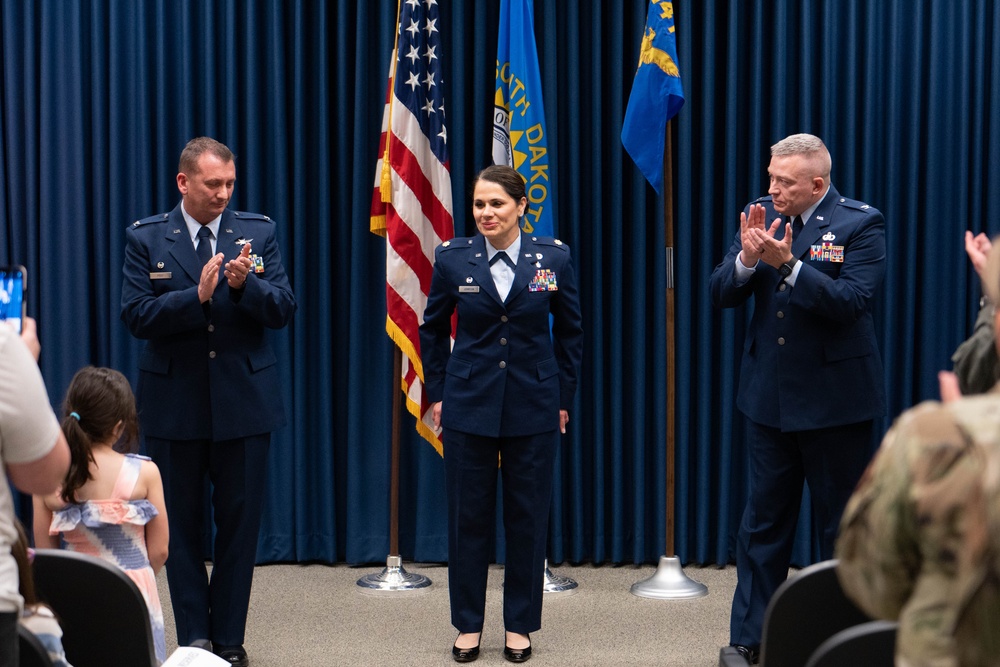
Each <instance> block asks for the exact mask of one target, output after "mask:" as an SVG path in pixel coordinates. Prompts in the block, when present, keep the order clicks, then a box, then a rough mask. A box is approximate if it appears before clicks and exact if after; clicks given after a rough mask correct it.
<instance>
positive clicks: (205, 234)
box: [195, 226, 212, 266]
mask: <svg viewBox="0 0 1000 667" xmlns="http://www.w3.org/2000/svg"><path fill="white" fill-rule="evenodd" d="M195 251H196V252H197V253H198V259H200V260H201V265H202V266H205V265H206V264H208V260H210V259H212V230H211V229H209V228H208V227H207V226H203V227H202V228H201V229H199V230H198V247H197V248H195Z"/></svg>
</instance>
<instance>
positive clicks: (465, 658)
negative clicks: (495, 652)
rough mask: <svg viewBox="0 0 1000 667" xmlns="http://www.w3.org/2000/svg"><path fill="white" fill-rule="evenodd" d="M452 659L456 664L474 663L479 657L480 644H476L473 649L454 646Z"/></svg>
mask: <svg viewBox="0 0 1000 667" xmlns="http://www.w3.org/2000/svg"><path fill="white" fill-rule="evenodd" d="M451 657H452V658H454V659H455V662H472V661H474V660H475V659H476V658H478V657H479V644H476V645H475V646H473V647H472V648H458V647H457V646H452V647H451Z"/></svg>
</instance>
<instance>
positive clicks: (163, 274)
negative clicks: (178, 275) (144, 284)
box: [149, 271, 174, 280]
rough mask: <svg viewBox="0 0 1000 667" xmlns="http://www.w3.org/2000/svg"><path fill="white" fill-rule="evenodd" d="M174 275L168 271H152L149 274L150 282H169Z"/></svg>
mask: <svg viewBox="0 0 1000 667" xmlns="http://www.w3.org/2000/svg"><path fill="white" fill-rule="evenodd" d="M173 275H174V274H172V273H171V272H170V271H152V272H150V274H149V279H150V280H169V279H170V278H171V277H172V276H173Z"/></svg>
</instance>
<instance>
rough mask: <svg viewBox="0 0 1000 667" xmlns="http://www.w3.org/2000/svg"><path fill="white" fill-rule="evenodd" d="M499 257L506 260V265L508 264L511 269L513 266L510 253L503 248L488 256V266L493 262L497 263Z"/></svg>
mask: <svg viewBox="0 0 1000 667" xmlns="http://www.w3.org/2000/svg"><path fill="white" fill-rule="evenodd" d="M501 259H502V260H503V261H505V262H507V266H509V267H510V268H511V269H513V268H514V260H512V259H511V258H510V255H508V254H507V253H506V252H504V251H503V250H501V251H499V252H498V253H497V254H495V255H493V257H491V258H490V266H493V265H494V264H496V263H497V260H501Z"/></svg>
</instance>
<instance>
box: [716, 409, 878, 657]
mask: <svg viewBox="0 0 1000 667" xmlns="http://www.w3.org/2000/svg"><path fill="white" fill-rule="evenodd" d="M872 426H873V422H871V421H866V422H861V423H858V424H848V425H846V426H837V427H832V428H824V429H817V430H813V431H798V432H794V433H782V432H781V431H779V430H778V429H775V428H770V427H767V426H762V425H761V424H755V423H753V422H749V421H748V428H747V447H748V450H749V456H750V497H749V499H748V500H747V504H746V508H745V509H744V510H743V519H742V521H741V522H740V530H739V534H738V536H737V539H736V575H737V582H736V593H735V594H734V596H733V606H732V614H731V616H730V620H729V637H730V643H732V644H742V645H744V646H759V645H760V638H761V630H762V626H763V624H764V612H765V610H766V609H767V604H768V602H770V600H771V596H772V595H774V591H775V590H776V589H777V588H778V586H780V585H781V583H782V582H783V581H785V579H786V578H787V577H788V568H789V566H790V564H791V558H792V542H793V540H794V538H795V527H796V525H797V524H798V519H799V507H800V505H801V502H802V484H803V481H805V482H806V483H807V484H809V495H810V498H811V501H812V514H813V517H812V518H813V525H814V527H815V531H816V533H817V535H816V536H817V537H818V539H819V543H820V559H821V560H826V559H829V558H832V557H833V546H834V542H835V541H836V538H837V530H838V527H839V523H840V516H841V514H842V513H843V511H844V507H845V506H846V505H847V501H848V499H849V498H850V497H851V493H852V492H853V491H854V487H855V485H857V483H858V480H859V479H860V478H861V474H862V473H863V472H864V470H865V467H866V466H867V465H868V461H869V459H870V458H871V456H872Z"/></svg>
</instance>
